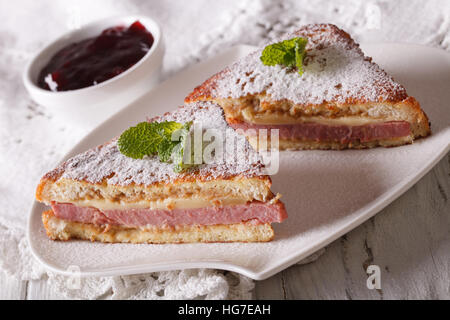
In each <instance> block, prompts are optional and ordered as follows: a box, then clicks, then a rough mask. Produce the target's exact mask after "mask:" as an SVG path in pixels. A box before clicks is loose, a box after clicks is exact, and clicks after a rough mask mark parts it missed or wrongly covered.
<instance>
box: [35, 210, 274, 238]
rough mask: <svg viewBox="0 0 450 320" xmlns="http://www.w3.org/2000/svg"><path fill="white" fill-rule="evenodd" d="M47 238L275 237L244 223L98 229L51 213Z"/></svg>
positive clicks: (47, 217) (45, 218) (266, 228)
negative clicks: (59, 217)
mask: <svg viewBox="0 0 450 320" xmlns="http://www.w3.org/2000/svg"><path fill="white" fill-rule="evenodd" d="M42 222H43V224H44V227H45V230H46V232H47V236H48V237H49V238H50V239H52V240H62V241H67V240H70V239H81V240H90V241H98V242H104V243H155V244H163V243H197V242H267V241H271V240H272V239H273V237H274V232H273V229H272V227H271V225H270V224H268V223H267V224H253V223H251V222H243V223H238V224H231V225H211V226H179V227H175V228H151V229H139V228H128V227H122V226H106V225H105V226H97V225H94V224H89V223H80V222H73V221H65V220H62V219H58V218H56V217H55V215H54V214H53V212H52V211H51V210H49V211H46V212H44V213H43V214H42Z"/></svg>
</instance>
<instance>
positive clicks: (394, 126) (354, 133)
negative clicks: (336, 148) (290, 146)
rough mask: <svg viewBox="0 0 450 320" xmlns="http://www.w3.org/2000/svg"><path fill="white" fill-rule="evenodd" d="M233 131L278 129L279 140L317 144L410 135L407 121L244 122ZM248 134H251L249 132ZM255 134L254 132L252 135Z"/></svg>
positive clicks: (232, 124) (237, 124) (235, 124)
mask: <svg viewBox="0 0 450 320" xmlns="http://www.w3.org/2000/svg"><path fill="white" fill-rule="evenodd" d="M230 126H232V127H233V128H234V129H242V130H248V129H254V130H259V129H267V130H268V132H269V134H270V129H278V130H280V131H279V137H280V138H281V139H286V140H292V139H296V140H297V139H298V140H302V139H307V140H314V141H318V142H329V141H338V142H341V143H349V142H354V141H361V142H368V141H374V140H381V139H392V138H400V137H406V136H409V135H410V134H411V126H410V124H409V122H407V121H390V122H382V123H374V124H366V125H362V126H345V125H339V126H330V125H324V124H318V123H312V122H306V123H300V124H286V125H255V124H249V123H245V122H240V123H231V124H230ZM249 134H252V133H251V132H249ZM253 134H255V132H254V133H253Z"/></svg>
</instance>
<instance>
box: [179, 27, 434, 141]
mask: <svg viewBox="0 0 450 320" xmlns="http://www.w3.org/2000/svg"><path fill="white" fill-rule="evenodd" d="M293 37H305V38H307V39H308V44H307V47H306V50H307V54H306V57H305V60H304V73H303V75H302V76H299V74H298V73H297V72H296V71H295V70H291V69H288V68H285V67H282V66H265V65H263V64H262V62H261V61H260V56H261V52H262V50H263V48H259V49H258V50H256V51H255V52H253V53H251V54H249V55H248V56H246V57H244V58H242V59H241V60H239V61H238V62H236V63H235V64H233V65H231V66H229V67H227V68H226V69H224V70H223V71H221V72H219V73H218V74H216V75H214V76H212V77H211V78H209V79H208V80H206V81H205V82H204V83H203V84H202V85H200V86H199V87H197V88H195V89H194V91H193V92H192V93H191V94H189V95H188V96H187V97H186V99H185V102H187V103H190V102H194V101H214V102H215V103H217V104H219V105H220V106H221V107H222V108H223V109H224V111H225V115H226V119H227V121H228V122H229V123H230V125H232V126H233V127H235V128H253V129H267V130H269V131H270V130H271V129H279V130H280V135H279V137H280V143H279V148H280V149H343V148H372V147H377V146H398V145H402V144H406V143H412V142H413V140H414V139H417V138H420V137H426V136H428V135H429V134H430V133H431V131H430V126H429V122H428V118H427V116H426V115H425V113H424V112H423V111H422V110H421V108H420V105H419V103H418V102H417V101H416V99H414V98H413V97H410V96H408V95H407V93H406V90H405V88H404V87H403V86H402V85H400V84H399V83H397V82H395V81H394V80H393V79H392V77H390V76H389V75H388V74H387V73H386V72H385V71H384V70H382V69H381V68H380V67H379V66H378V65H377V64H375V63H374V62H372V59H371V58H369V57H366V56H365V55H364V53H363V52H362V51H361V49H360V48H359V45H358V44H357V43H356V42H355V41H354V40H353V39H352V38H351V37H350V35H349V34H347V33H346V32H345V31H343V30H341V29H339V28H338V27H336V26H334V25H331V24H312V25H306V26H304V27H302V28H300V29H299V30H297V31H295V32H294V33H291V34H287V35H286V36H284V37H283V38H282V39H277V40H276V41H275V42H278V41H280V40H285V39H291V38H293ZM385 123H388V124H386V125H385ZM405 125H406V126H405ZM253 131H254V130H253ZM257 131H258V130H257ZM247 136H249V137H252V138H251V139H250V141H251V142H253V144H255V141H256V140H257V139H255V136H256V137H257V136H258V135H257V134H256V135H255V134H254V133H252V134H248V133H247Z"/></svg>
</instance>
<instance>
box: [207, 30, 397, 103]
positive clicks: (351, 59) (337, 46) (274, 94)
mask: <svg viewBox="0 0 450 320" xmlns="http://www.w3.org/2000/svg"><path fill="white" fill-rule="evenodd" d="M295 36H302V37H307V38H308V45H307V57H306V58H305V67H304V73H303V75H302V76H299V74H298V73H297V72H296V71H295V70H288V69H287V68H285V67H282V66H278V65H277V66H273V67H271V66H265V65H263V64H262V62H261V61H260V56H261V52H262V50H263V48H264V47H261V48H259V49H258V50H256V51H255V52H253V53H252V54H250V55H248V56H246V57H244V58H243V59H241V60H240V61H238V62H237V63H235V64H234V65H232V66H230V67H229V68H228V69H226V71H225V72H224V73H223V76H221V77H217V82H216V83H215V84H214V86H213V88H212V92H211V93H212V96H215V97H221V98H239V97H243V96H246V95H253V94H258V93H263V92H266V93H267V94H269V95H270V98H271V99H272V100H284V99H287V100H290V101H292V102H294V103H296V104H321V103H323V102H324V101H334V102H337V103H344V102H349V101H361V102H369V101H386V100H388V101H392V100H398V99H404V98H405V97H406V91H405V89H404V88H403V87H402V86H401V85H400V84H398V83H396V82H395V81H394V80H393V79H392V78H391V77H390V76H388V75H387V74H386V73H385V72H384V71H383V70H382V69H381V68H379V67H378V66H377V65H376V64H374V63H372V62H371V60H370V59H369V58H367V57H365V56H364V54H363V53H362V51H361V50H360V48H359V46H358V45H357V44H356V43H355V42H354V41H353V40H352V39H351V38H350V37H348V35H347V34H346V33H344V32H343V31H342V30H340V29H338V28H337V27H336V26H334V25H307V26H305V27H303V28H301V29H300V30H298V31H296V32H294V33H292V34H288V35H286V36H284V37H283V38H282V39H277V40H275V41H273V42H278V41H281V40H283V39H290V38H292V37H295Z"/></svg>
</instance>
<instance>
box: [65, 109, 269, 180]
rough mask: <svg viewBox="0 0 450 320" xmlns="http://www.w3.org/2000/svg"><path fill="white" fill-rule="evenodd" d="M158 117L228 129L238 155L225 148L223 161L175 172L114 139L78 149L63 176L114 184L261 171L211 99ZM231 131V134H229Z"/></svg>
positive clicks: (242, 139) (249, 150) (257, 160)
mask: <svg viewBox="0 0 450 320" xmlns="http://www.w3.org/2000/svg"><path fill="white" fill-rule="evenodd" d="M153 120H158V121H164V120H168V121H177V122H183V123H184V122H188V121H194V124H195V125H199V124H201V125H202V127H203V128H204V129H210V128H211V129H215V130H220V131H223V132H224V133H225V132H227V134H228V135H227V136H226V137H227V141H228V139H229V138H232V139H235V140H236V141H240V142H242V143H240V144H237V143H236V145H239V148H240V150H239V151H240V152H239V156H236V154H237V153H236V152H235V149H234V148H233V149H229V148H226V150H225V152H224V155H225V157H224V161H222V163H212V164H203V165H200V166H197V167H195V169H193V170H190V171H187V172H184V173H175V172H174V171H173V165H172V164H168V163H162V162H160V161H159V160H158V158H157V157H146V158H144V159H142V160H139V159H132V158H128V157H126V156H124V155H123V154H121V153H120V152H119V150H118V147H117V139H114V140H112V141H111V142H109V143H107V144H105V145H103V146H99V147H96V148H93V149H91V150H88V151H86V152H84V153H81V154H79V155H77V156H75V157H73V158H71V159H69V160H68V161H66V162H65V163H64V164H63V165H62V169H63V170H64V173H63V174H62V176H61V177H62V178H68V179H74V180H85V181H88V182H91V183H100V182H102V181H105V179H106V182H107V183H108V184H113V185H129V184H132V183H134V184H139V185H150V184H153V183H156V182H162V181H165V182H170V181H174V180H176V179H180V178H187V177H189V176H194V175H195V178H197V179H202V180H212V179H216V178H226V177H232V176H237V175H244V176H257V175H262V174H264V166H263V165H262V162H261V160H260V158H259V156H258V154H257V153H256V152H255V151H254V150H253V149H252V148H251V146H250V145H249V144H248V142H247V141H246V140H245V138H243V137H242V136H241V135H238V134H237V133H236V132H234V131H233V130H230V127H229V126H228V125H227V123H226V121H225V119H224V116H223V111H222V109H221V108H220V107H219V106H217V105H215V104H212V103H209V102H206V103H195V104H191V105H187V106H185V107H182V108H179V109H178V110H176V111H174V112H172V113H167V114H165V115H164V116H161V117H158V118H155V119H153ZM230 134H231V136H230Z"/></svg>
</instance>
